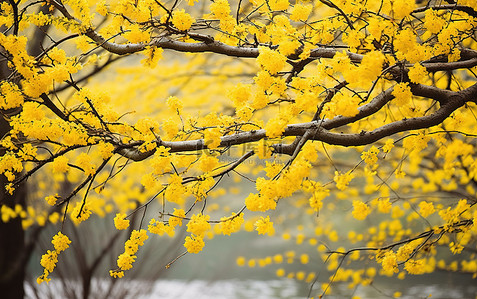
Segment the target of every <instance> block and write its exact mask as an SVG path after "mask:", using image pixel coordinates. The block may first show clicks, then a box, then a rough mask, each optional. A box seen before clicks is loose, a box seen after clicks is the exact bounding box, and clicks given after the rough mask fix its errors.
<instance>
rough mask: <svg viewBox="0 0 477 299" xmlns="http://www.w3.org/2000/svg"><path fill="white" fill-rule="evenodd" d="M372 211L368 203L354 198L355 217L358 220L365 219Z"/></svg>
mask: <svg viewBox="0 0 477 299" xmlns="http://www.w3.org/2000/svg"><path fill="white" fill-rule="evenodd" d="M369 213H371V209H370V208H369V206H368V205H367V204H365V203H364V202H362V201H359V200H353V212H352V214H353V217H354V218H356V219H358V220H364V219H366V217H368V215H369Z"/></svg>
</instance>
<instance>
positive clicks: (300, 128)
mask: <svg viewBox="0 0 477 299" xmlns="http://www.w3.org/2000/svg"><path fill="white" fill-rule="evenodd" d="M411 90H412V92H413V94H414V95H416V96H422V97H426V98H432V99H435V100H436V101H438V102H439V103H440V104H441V107H440V108H439V109H438V110H437V111H435V112H434V113H432V114H430V115H426V116H422V117H415V118H410V119H402V120H399V121H395V122H392V123H389V124H386V125H383V126H381V127H379V128H377V129H375V130H373V131H370V132H364V131H363V132H360V133H355V134H343V133H332V132H330V131H329V130H331V129H334V128H338V127H340V126H343V125H346V124H349V123H352V122H355V121H357V120H360V119H363V118H365V117H367V116H369V115H372V114H374V113H375V112H377V111H378V110H379V109H381V108H382V107H383V106H384V105H385V104H386V103H387V102H389V101H390V100H391V99H392V98H393V96H392V94H391V93H392V88H390V89H388V90H386V91H384V92H383V93H381V94H380V95H378V96H377V97H376V98H374V99H373V100H372V101H371V102H370V103H368V104H366V105H364V106H362V107H361V108H360V109H359V110H360V112H359V113H358V114H357V115H356V116H353V117H342V116H338V117H336V118H333V119H326V120H319V121H312V122H307V123H299V124H291V125H288V126H287V127H286V129H285V131H284V133H283V134H282V136H304V134H305V133H306V132H307V131H312V132H313V133H312V134H311V136H310V138H309V139H310V140H317V141H322V142H325V143H328V144H332V145H341V146H360V145H367V144H371V143H373V142H376V141H378V140H380V139H382V138H385V137H388V136H391V135H393V134H396V133H399V132H404V131H409V130H419V129H424V128H430V127H432V126H435V125H438V124H440V123H442V122H443V121H444V120H445V119H446V118H447V117H449V115H450V114H451V113H452V112H454V111H455V110H457V109H458V108H460V107H462V106H463V105H464V104H465V103H466V102H477V83H476V84H474V85H472V86H471V87H469V88H467V89H465V90H462V91H460V92H453V91H449V90H442V89H438V88H436V87H432V86H425V85H421V84H416V85H413V86H412V88H411ZM266 137H267V134H266V131H265V130H264V129H260V130H254V131H248V132H242V133H238V134H233V135H227V136H223V137H222V138H221V143H220V147H229V146H233V145H238V144H244V143H250V142H255V141H259V140H261V139H263V138H266ZM157 144H158V145H159V146H164V147H166V148H168V149H169V152H171V153H176V152H188V151H198V150H203V149H206V148H207V145H205V143H204V140H203V139H198V140H187V141H162V140H158V141H157ZM138 145H140V143H133V144H129V145H123V146H121V147H118V148H117V149H116V152H117V153H119V154H121V155H123V156H125V157H127V158H129V159H131V160H134V161H141V160H144V159H146V158H148V157H150V156H151V155H152V154H153V153H154V151H150V152H140V151H138V150H137V146H138ZM274 148H275V150H276V152H279V153H285V154H293V150H294V147H293V146H291V147H290V148H288V147H286V145H281V146H275V147H274Z"/></svg>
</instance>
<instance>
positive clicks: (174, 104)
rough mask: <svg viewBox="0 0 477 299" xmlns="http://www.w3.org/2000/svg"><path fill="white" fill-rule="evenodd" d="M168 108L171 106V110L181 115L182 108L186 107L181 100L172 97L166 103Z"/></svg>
mask: <svg viewBox="0 0 477 299" xmlns="http://www.w3.org/2000/svg"><path fill="white" fill-rule="evenodd" d="M166 104H167V106H169V108H170V109H171V110H173V111H177V112H179V113H180V111H181V110H182V107H183V106H184V105H183V104H182V102H181V100H179V99H178V98H177V97H175V96H170V97H169V98H168V99H167V102H166Z"/></svg>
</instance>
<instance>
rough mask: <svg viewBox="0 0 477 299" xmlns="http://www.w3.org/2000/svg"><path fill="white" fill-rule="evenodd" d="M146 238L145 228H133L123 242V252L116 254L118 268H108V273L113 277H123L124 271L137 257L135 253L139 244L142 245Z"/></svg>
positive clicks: (130, 266)
mask: <svg viewBox="0 0 477 299" xmlns="http://www.w3.org/2000/svg"><path fill="white" fill-rule="evenodd" d="M147 239H148V236H147V233H146V230H144V229H141V230H133V231H132V232H131V236H130V237H129V239H128V240H127V241H126V243H125V244H124V253H122V254H120V255H119V256H118V260H117V265H118V269H115V270H110V271H109V275H110V276H112V277H115V278H121V277H123V276H124V271H126V270H129V269H131V268H132V264H133V263H134V262H135V260H136V258H137V256H136V253H137V251H138V250H139V246H143V245H144V241H146V240H147Z"/></svg>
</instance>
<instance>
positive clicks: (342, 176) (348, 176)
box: [333, 170, 354, 190]
mask: <svg viewBox="0 0 477 299" xmlns="http://www.w3.org/2000/svg"><path fill="white" fill-rule="evenodd" d="M353 178H354V174H352V173H351V170H350V171H348V172H346V173H341V172H338V171H335V176H334V178H333V180H334V181H335V183H336V188H338V189H339V190H345V189H346V188H348V185H349V183H350V182H351V180H352V179H353Z"/></svg>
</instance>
